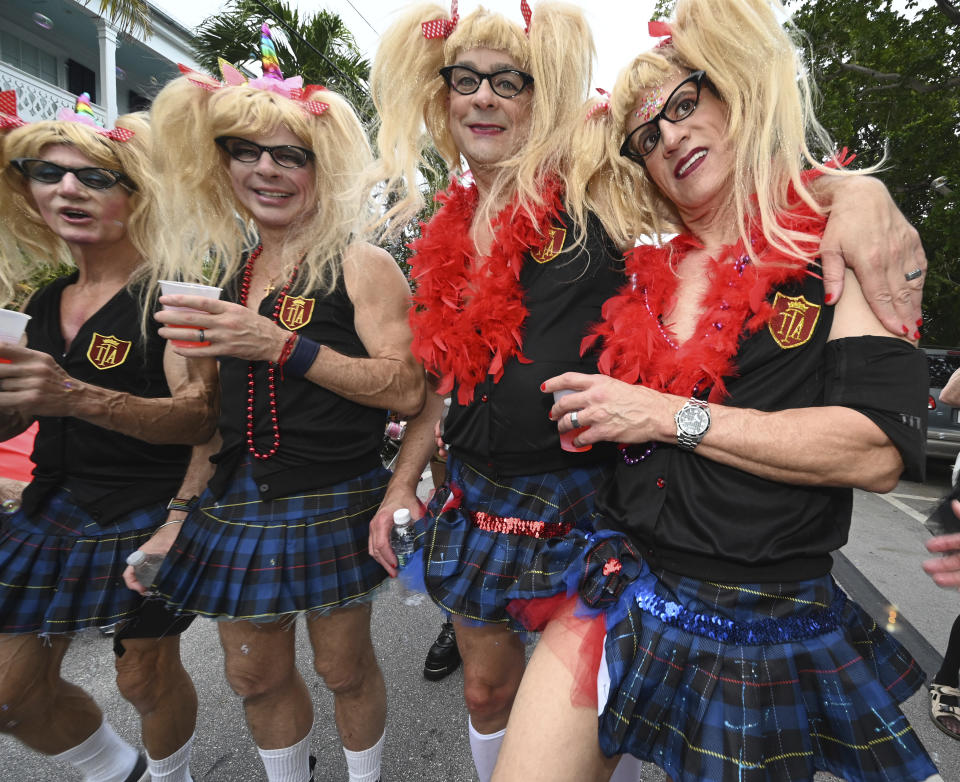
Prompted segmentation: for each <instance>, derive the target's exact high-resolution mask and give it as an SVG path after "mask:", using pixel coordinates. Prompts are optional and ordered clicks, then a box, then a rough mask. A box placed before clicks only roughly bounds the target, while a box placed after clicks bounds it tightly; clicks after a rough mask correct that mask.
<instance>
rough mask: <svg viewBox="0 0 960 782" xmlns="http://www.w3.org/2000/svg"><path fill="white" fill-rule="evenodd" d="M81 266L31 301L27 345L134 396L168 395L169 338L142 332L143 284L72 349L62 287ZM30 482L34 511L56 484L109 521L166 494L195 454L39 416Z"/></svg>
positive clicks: (27, 504) (26, 500)
mask: <svg viewBox="0 0 960 782" xmlns="http://www.w3.org/2000/svg"><path fill="white" fill-rule="evenodd" d="M77 276H78V273H77V272H74V273H73V274H71V275H69V276H67V277H61V278H59V279H57V280H54V281H53V282H52V283H50V284H49V285H47V286H45V287H44V288H42V289H41V290H40V291H38V292H37V293H36V294H35V295H34V296H33V298H32V299H31V300H30V302H29V304H28V305H27V307H26V312H27V314H28V315H30V316H31V320H30V321H29V323H28V324H27V344H28V346H29V347H30V348H31V349H33V350H39V351H43V352H44V353H48V354H49V355H51V356H52V357H53V359H54V360H55V361H56V362H57V363H58V364H59V365H60V366H61V367H63V369H64V371H65V372H67V373H68V374H69V375H70V376H71V377H75V378H76V379H77V380H80V381H83V382H84V383H89V384H91V385H94V386H99V387H101V388H108V389H111V390H115V391H123V392H126V393H128V394H132V395H133V396H138V397H146V398H156V397H168V396H170V388H169V386H168V385H167V379H166V376H165V375H164V372H163V351H164V348H165V347H166V340H164V339H161V338H160V336H159V335H158V334H157V332H156V329H150V333H149V334H148V336H147V338H146V342H144V341H143V339H142V338H141V336H140V304H139V291H138V290H133V291H131V290H128V289H127V288H123V289H121V290H120V291H119V292H118V293H117V294H116V295H115V296H114V297H113V298H112V299H110V301H108V302H107V303H106V304H104V305H103V307H101V308H100V309H99V310H98V311H97V312H95V313H94V314H93V315H91V316H90V318H89V319H88V320H87V321H86V322H85V323H84V324H83V325H82V326H81V327H80V330H79V331H78V332H77V335H76V337H75V338H74V340H73V342H72V343H71V345H70V348H69V350H67V349H66V347H65V342H64V339H63V333H62V331H61V327H60V299H61V296H62V295H63V290H64V289H65V288H66V287H67V286H68V285H72V284H73V283H75V282H76V281H77ZM37 421H38V424H39V431H38V433H37V438H36V441H35V442H34V448H33V455H32V457H31V458H32V459H33V461H34V463H35V464H36V468H35V469H34V471H33V475H34V478H33V481H32V482H31V483H30V485H29V486H28V487H27V488H26V490H25V491H24V493H23V507H24V509H25V510H26V511H27V513H35V512H36V511H37V510H38V509H39V508H40V506H41V504H42V503H43V500H44V499H45V498H46V497H47V495H48V494H49V493H50V492H51V491H53V490H54V489H57V488H60V487H63V488H66V489H68V490H69V491H71V492H72V493H73V494H74V496H75V497H76V498H77V501H78V502H79V503H80V504H81V505H82V506H83V507H84V508H85V509H86V510H87V512H88V513H90V515H91V516H92V517H93V518H94V519H95V520H96V521H98V522H100V523H102V524H107V523H109V522H110V521H111V520H113V519H115V518H116V517H118V516H120V515H122V514H124V513H127V512H128V511H131V510H133V509H135V508H139V507H143V506H145V505H149V504H150V503H153V502H158V501H160V500H165V499H169V498H170V497H171V496H173V494H174V493H175V492H176V490H177V489H178V488H179V486H180V482H181V480H182V479H183V474H184V471H185V469H186V466H187V462H188V460H189V456H190V448H189V446H186V445H154V444H151V443H146V442H144V441H143V440H138V439H136V438H134V437H128V436H127V435H125V434H120V433H119V432H114V431H111V430H109V429H104V428H102V427H100V426H95V425H94V424H91V423H87V422H86V421H81V420H80V419H78V418H71V417H65V418H51V417H46V416H41V417H39V418H38V419H37Z"/></svg>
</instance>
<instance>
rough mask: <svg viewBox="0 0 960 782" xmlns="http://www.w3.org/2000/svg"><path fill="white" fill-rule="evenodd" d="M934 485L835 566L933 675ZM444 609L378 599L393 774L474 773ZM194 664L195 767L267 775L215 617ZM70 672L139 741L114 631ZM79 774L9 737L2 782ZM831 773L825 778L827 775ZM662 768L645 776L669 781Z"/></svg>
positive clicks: (860, 527)
mask: <svg viewBox="0 0 960 782" xmlns="http://www.w3.org/2000/svg"><path fill="white" fill-rule="evenodd" d="M931 467H932V470H931V474H930V475H929V476H928V480H927V482H926V483H925V484H915V483H908V482H903V483H901V484H900V485H899V486H898V487H897V489H896V490H895V491H894V492H892V493H891V494H888V495H883V496H881V495H873V494H868V493H864V492H858V493H857V496H856V500H855V505H854V523H853V528H852V532H851V540H850V543H849V544H848V545H847V546H846V547H845V548H844V549H843V552H842V554H843V557H842V558H839V559H838V563H837V568H836V569H835V574H836V576H837V580H838V581H840V583H841V584H842V586H844V588H845V589H847V591H848V592H850V593H851V594H852V596H853V597H854V599H856V600H858V601H860V602H861V603H862V604H863V605H864V606H865V607H866V608H868V610H870V611H871V613H873V614H874V615H875V616H876V617H877V618H878V619H879V620H882V621H884V622H887V621H888V620H889V619H891V618H893V619H895V621H894V624H893V626H894V628H895V632H897V633H899V634H900V635H901V637H902V638H903V640H904V642H905V643H906V644H907V646H908V648H910V649H911V651H912V652H913V653H914V655H915V656H916V657H917V658H918V660H919V661H920V662H921V664H922V665H924V667H925V669H926V670H927V673H928V674H932V673H934V672H935V670H936V668H937V667H939V663H940V654H941V653H942V651H943V650H944V648H945V647H946V642H947V635H948V633H949V630H950V626H951V624H952V622H953V619H954V617H955V616H956V614H957V613H958V612H960V595H958V594H957V593H956V592H947V591H944V590H940V589H938V588H937V587H936V586H935V585H934V584H933V582H931V581H930V580H929V579H928V578H927V577H926V576H925V575H924V574H923V572H922V571H921V570H920V564H919V563H920V561H921V560H922V559H923V558H924V548H923V541H924V539H925V538H926V537H927V536H928V533H927V531H926V529H925V527H924V526H923V519H924V518H925V517H926V515H927V514H928V513H929V512H930V510H931V509H932V507H933V505H934V503H935V500H936V498H938V497H939V496H941V495H942V494H943V493H945V491H946V487H947V484H948V480H949V476H948V471H947V469H946V465H945V464H932V465H931ZM439 625H440V615H439V613H438V612H437V610H436V609H435V608H434V607H433V604H432V603H430V601H429V600H428V599H426V598H424V597H422V596H420V595H416V594H403V593H402V592H401V590H400V589H399V587H398V585H397V584H395V583H392V584H390V586H389V587H388V588H387V589H386V590H385V591H384V593H383V594H382V596H381V598H380V599H379V600H378V601H377V603H376V605H375V608H374V615H373V629H374V643H375V645H376V648H377V654H378V656H379V659H380V664H381V666H382V668H383V670H384V674H385V677H386V680H387V690H388V708H389V715H388V723H387V742H386V747H385V751H384V760H383V772H384V780H385V782H400V781H401V780H402V781H403V782H473V780H475V779H476V776H475V775H474V773H473V764H472V761H471V759H470V749H469V745H468V742H467V723H466V715H465V712H464V710H463V704H462V697H461V687H462V678H461V676H460V674H459V672H457V673H455V674H453V675H452V676H450V677H448V678H447V679H445V680H444V681H441V682H428V681H426V680H424V679H423V677H422V675H421V670H422V665H423V656H424V654H425V652H426V650H427V648H428V647H429V645H430V643H431V642H432V641H433V639H434V637H435V636H436V633H437V631H438V630H439ZM298 648H299V652H300V665H301V670H303V671H304V675H305V678H306V680H307V681H308V683H309V684H310V687H311V690H312V691H313V694H314V703H315V705H316V727H315V730H314V736H313V748H312V752H313V754H315V755H316V756H317V758H318V765H317V774H316V780H317V782H342V781H343V780H346V778H347V772H346V764H345V763H344V760H343V754H342V752H341V750H340V745H339V741H338V739H337V736H336V732H335V730H334V728H333V702H332V699H331V697H330V696H329V695H328V694H327V693H326V691H325V690H324V688H323V686H322V685H321V684H320V683H319V681H318V679H317V677H316V676H315V675H313V673H312V670H311V667H310V657H309V645H308V644H307V641H306V637H305V634H304V633H303V631H302V628H301V629H300V630H299V635H298ZM183 654H184V659H185V663H186V666H187V669H188V670H189V671H190V674H191V675H192V676H193V679H194V681H195V682H196V685H197V689H198V691H199V695H200V714H199V718H198V735H197V739H196V742H195V744H194V753H193V762H192V771H193V776H194V779H195V780H196V781H197V782H201V780H202V781H203V782H228V781H229V782H261V780H264V779H265V778H266V777H265V775H264V773H263V767H262V765H261V764H260V761H259V758H258V756H257V753H256V750H255V748H254V746H253V744H252V742H251V741H250V739H249V735H248V734H247V731H246V726H245V724H244V721H243V713H242V709H241V707H240V703H239V701H238V700H237V699H236V697H235V696H234V695H233V693H232V692H231V691H230V689H229V688H228V687H227V686H226V684H225V682H224V678H223V671H222V658H221V652H220V645H219V642H218V640H217V636H216V632H215V628H214V626H213V623H212V622H210V621H207V620H198V621H196V622H195V623H194V625H193V627H191V629H190V630H189V631H188V632H187V633H186V634H185V635H184V637H183ZM64 675H65V677H66V678H67V679H68V680H70V681H72V682H75V683H77V684H79V685H80V686H82V687H84V688H85V689H87V690H88V691H89V692H91V693H93V694H94V697H95V698H96V699H97V702H98V703H99V704H100V705H101V707H102V708H103V709H104V711H105V712H106V713H107V714H108V715H109V718H110V720H111V722H112V723H113V725H114V727H115V728H116V729H117V731H118V732H119V733H120V734H121V735H122V736H124V737H125V738H126V739H127V740H129V741H131V742H132V743H137V741H138V738H139V723H138V720H137V718H136V713H135V712H134V711H133V709H132V708H131V707H130V706H129V705H128V704H127V703H126V702H125V701H124V700H123V699H122V698H121V697H120V696H119V695H118V694H117V691H116V688H115V687H114V685H113V656H112V650H111V645H110V641H109V640H107V639H104V638H101V637H100V636H99V634H95V635H90V636H85V637H81V638H79V639H77V641H76V642H75V643H74V645H73V647H72V648H71V650H70V652H69V653H68V655H67V659H66V661H65V665H64ZM904 711H905V712H906V713H907V715H908V717H909V718H910V719H911V721H912V722H913V724H914V726H915V728H916V730H917V731H918V733H919V734H920V736H921V738H922V739H923V741H924V743H925V744H926V746H927V748H928V750H929V751H930V753H931V755H932V756H933V758H934V760H935V762H936V763H937V764H938V765H939V767H940V770H941V773H942V775H943V778H944V780H946V782H960V741H956V740H953V739H951V738H949V737H947V736H944V735H943V734H941V733H940V732H939V731H938V730H937V729H936V728H935V727H934V725H933V724H932V723H931V721H930V719H929V717H928V716H927V695H926V692H925V690H922V691H920V692H918V693H917V694H916V695H914V697H913V698H911V699H910V700H909V701H908V702H907V703H906V704H905V705H904ZM79 779H80V777H79V775H78V774H76V773H75V772H74V771H73V770H72V769H67V768H64V767H63V766H62V765H60V764H57V763H54V762H53V761H51V760H49V759H48V758H44V757H41V756H38V755H35V754H33V753H31V752H30V751H28V750H26V749H24V748H23V747H22V746H21V745H19V744H18V743H17V742H15V741H13V740H12V739H10V738H8V737H0V782H21V781H30V782H32V781H33V780H43V781H44V782H45V781H46V780H58V781H59V780H63V782H77V781H78V780H79ZM821 779H822V780H823V782H826V780H830V779H832V777H829V776H828V775H821V776H818V781H819V780H821ZM662 780H663V775H662V774H661V773H660V772H659V770H657V769H655V768H652V767H651V768H647V769H645V772H644V776H643V782H662Z"/></svg>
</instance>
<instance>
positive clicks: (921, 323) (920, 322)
mask: <svg viewBox="0 0 960 782" xmlns="http://www.w3.org/2000/svg"><path fill="white" fill-rule="evenodd" d="M922 325H923V318H917V328H920V327H921V326H922Z"/></svg>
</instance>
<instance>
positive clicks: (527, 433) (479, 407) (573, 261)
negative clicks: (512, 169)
mask: <svg viewBox="0 0 960 782" xmlns="http://www.w3.org/2000/svg"><path fill="white" fill-rule="evenodd" d="M554 226H555V229H556V230H561V231H564V233H565V236H564V240H563V248H562V250H561V251H560V252H559V253H558V254H557V255H555V256H554V257H548V259H547V260H546V261H538V260H535V259H534V258H533V257H531V256H530V255H529V254H528V255H527V256H526V258H525V260H524V266H523V270H522V272H521V274H520V284H521V286H522V287H523V291H524V292H523V303H524V305H525V306H526V308H527V310H528V312H529V315H528V316H527V320H526V323H524V327H523V355H524V356H525V357H526V358H527V359H529V360H530V361H531V363H522V362H520V361H519V360H518V359H516V358H512V359H511V360H510V361H508V362H507V363H506V364H505V366H504V372H503V376H502V377H501V378H500V380H499V382H496V383H494V382H493V379H492V378H491V377H490V376H489V375H488V376H487V378H486V379H485V380H484V381H483V382H482V383H479V384H478V385H477V387H476V390H475V392H474V395H473V400H472V401H471V402H470V404H468V405H460V404H459V403H458V402H457V393H456V390H454V392H453V395H452V396H453V401H452V403H451V407H450V412H449V413H448V415H447V419H446V423H445V427H444V440H445V441H446V442H447V443H448V444H449V445H450V450H451V452H452V453H453V454H454V455H455V456H457V457H458V458H460V459H462V460H463V461H465V462H467V463H468V464H471V465H473V466H474V467H476V468H477V469H479V470H480V471H481V472H483V473H485V474H487V475H491V476H497V475H501V476H516V475H529V474H533V473H541V472H551V471H553V470H559V469H563V468H566V467H575V466H587V465H592V464H598V463H607V464H609V462H610V459H611V458H612V454H613V449H612V447H611V446H610V445H609V444H600V445H595V446H594V447H593V448H592V449H591V450H590V451H586V452H583V453H569V452H567V451H564V450H563V449H562V448H561V447H560V438H559V435H558V434H557V424H556V422H555V421H551V420H549V418H548V417H547V415H548V413H549V411H550V408H551V406H552V405H553V395H552V394H544V393H543V392H542V391H540V385H541V383H543V382H544V381H545V380H547V379H548V378H551V377H554V376H555V375H559V374H561V373H563V372H585V373H591V374H595V373H596V372H597V363H596V356H595V355H592V354H590V355H587V356H581V355H580V343H581V341H582V340H583V337H584V335H585V334H586V333H587V329H588V327H589V326H590V325H591V324H593V323H596V322H597V321H598V320H600V310H601V307H602V306H603V303H604V302H605V301H606V300H607V299H608V298H609V297H610V296H612V295H613V294H614V293H616V291H617V289H618V288H619V286H620V285H622V284H623V260H622V257H621V256H620V253H619V252H617V250H616V248H615V247H614V246H613V244H612V242H611V241H610V239H609V237H608V236H607V234H606V232H605V231H604V230H603V228H602V227H601V226H600V223H599V221H598V220H596V219H595V218H591V219H590V222H589V225H588V228H587V231H586V232H585V236H584V237H583V240H582V242H580V243H578V242H577V241H576V238H577V237H576V231H575V229H574V227H573V225H572V223H571V221H570V219H569V217H568V216H567V215H565V214H561V215H560V216H559V219H558V220H557V221H556V222H555V224H554ZM541 257H542V256H541Z"/></svg>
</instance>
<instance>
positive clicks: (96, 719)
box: [0, 635, 103, 755]
mask: <svg viewBox="0 0 960 782" xmlns="http://www.w3.org/2000/svg"><path fill="white" fill-rule="evenodd" d="M69 646H70V639H69V638H63V637H58V638H53V639H43V638H38V637H37V636H35V635H3V636H0V732H3V733H7V734H9V735H11V736H14V737H15V738H17V739H19V740H20V741H21V742H23V743H24V744H26V745H27V746H28V747H30V748H31V749H33V750H35V751H36V752H40V753H43V754H44V755H57V754H60V753H61V752H65V751H67V750H68V749H71V748H73V747H76V746H77V745H78V744H82V743H83V742H84V741H86V740H87V739H88V738H90V736H92V735H93V733H94V732H95V731H96V730H97V728H99V727H100V724H101V723H102V722H103V713H102V712H101V711H100V708H99V707H98V706H97V704H96V703H95V702H94V700H93V698H91V697H90V696H89V695H88V694H87V693H86V692H84V691H83V690H82V689H80V688H79V687H77V686H76V685H75V684H70V683H69V682H66V681H64V680H63V679H62V678H61V676H60V666H61V664H62V663H63V656H64V654H66V651H67V649H68V648H69Z"/></svg>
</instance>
